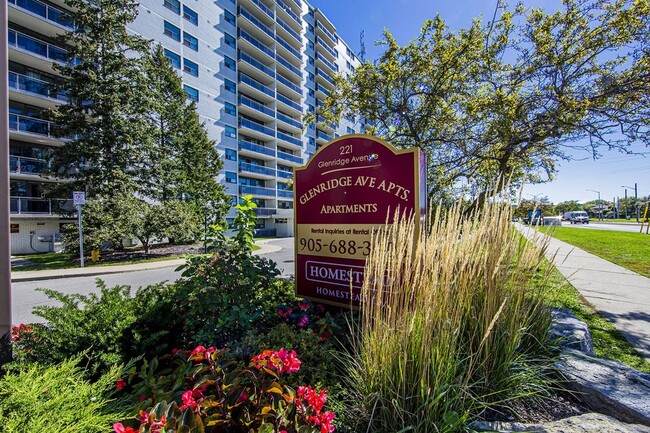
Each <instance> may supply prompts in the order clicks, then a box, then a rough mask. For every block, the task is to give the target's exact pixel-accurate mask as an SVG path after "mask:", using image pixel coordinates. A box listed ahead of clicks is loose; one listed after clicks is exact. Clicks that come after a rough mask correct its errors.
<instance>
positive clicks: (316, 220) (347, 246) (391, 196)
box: [294, 135, 426, 307]
mask: <svg viewBox="0 0 650 433" xmlns="http://www.w3.org/2000/svg"><path fill="white" fill-rule="evenodd" d="M424 162H425V161H424V154H423V153H422V152H421V151H420V150H419V149H408V150H402V151H398V150H395V149H394V148H393V147H392V146H391V145H390V144H388V143H386V142H385V141H383V140H380V139H378V138H374V137H370V136H367V135H347V136H344V137H341V138H338V139H336V140H333V141H331V142H329V143H328V144H326V145H325V146H323V147H322V148H321V149H319V150H318V152H316V154H314V156H313V157H312V158H311V159H310V160H309V162H308V163H307V165H306V166H304V167H302V168H299V169H296V170H295V174H294V200H295V204H294V207H295V219H294V220H295V239H296V245H295V251H296V285H297V293H298V295H299V296H302V297H305V298H310V299H314V300H318V301H319V302H324V303H329V304H335V305H341V306H350V305H353V306H357V307H358V306H359V305H360V303H361V301H362V299H361V287H362V285H363V270H364V266H365V261H366V256H367V255H368V254H369V253H370V247H371V243H370V242H371V235H372V232H373V230H374V229H376V228H379V227H381V226H383V225H385V224H386V218H387V216H389V214H390V216H391V217H392V214H393V213H394V212H395V210H397V209H399V210H400V212H402V211H406V212H407V213H410V212H413V213H416V214H420V215H421V216H423V215H424V212H425V210H424V207H425V203H426V191H425V185H426V164H425V163H424Z"/></svg>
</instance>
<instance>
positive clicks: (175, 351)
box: [172, 347, 181, 356]
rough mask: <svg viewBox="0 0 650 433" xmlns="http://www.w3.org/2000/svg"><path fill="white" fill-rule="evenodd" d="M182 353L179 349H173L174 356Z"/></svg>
mask: <svg viewBox="0 0 650 433" xmlns="http://www.w3.org/2000/svg"><path fill="white" fill-rule="evenodd" d="M180 351H181V350H180V349H177V348H175V347H174V348H173V349H172V355H174V356H176V355H177V354H178V352H180Z"/></svg>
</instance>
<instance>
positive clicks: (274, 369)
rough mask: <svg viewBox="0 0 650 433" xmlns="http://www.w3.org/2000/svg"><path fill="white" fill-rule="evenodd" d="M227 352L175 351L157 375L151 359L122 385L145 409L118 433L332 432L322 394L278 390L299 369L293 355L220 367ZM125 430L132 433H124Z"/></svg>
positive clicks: (262, 355)
mask: <svg viewBox="0 0 650 433" xmlns="http://www.w3.org/2000/svg"><path fill="white" fill-rule="evenodd" d="M224 352H225V351H223V350H217V349H216V348H215V347H208V348H206V347H204V346H197V347H196V348H194V350H192V351H191V352H177V353H176V354H175V355H174V357H173V359H172V361H173V363H174V366H173V367H163V368H162V369H160V370H159V369H158V367H159V363H158V360H157V359H154V360H153V361H152V362H151V363H150V364H147V363H145V365H144V366H143V367H142V369H141V370H140V371H139V372H138V373H136V372H133V373H132V374H131V375H130V376H129V378H128V381H125V382H124V385H125V386H127V387H132V389H131V388H128V389H129V390H132V391H133V392H134V393H135V394H136V395H140V396H141V400H142V403H141V404H140V406H138V408H137V409H136V410H138V415H137V416H136V417H135V419H131V420H129V421H125V423H127V424H128V425H127V426H125V425H124V424H123V423H116V424H115V425H114V430H115V431H116V432H118V433H121V432H129V431H135V430H133V429H134V428H137V429H139V431H144V432H154V431H155V432H160V431H162V430H161V429H163V428H164V431H165V432H169V433H171V432H189V431H190V430H191V429H196V430H195V431H204V432H208V433H220V432H232V433H238V432H241V433H250V432H259V433H262V432H280V431H285V432H298V431H300V432H305V433H308V432H316V431H320V432H332V431H334V426H333V425H332V420H333V419H334V414H333V413H332V412H328V411H324V410H323V409H324V405H325V403H326V401H327V395H326V393H325V390H321V391H319V390H316V389H313V388H312V387H310V386H307V387H304V386H302V387H298V388H297V390H295V391H294V390H293V389H292V388H290V387H288V386H286V385H284V384H283V381H284V377H285V375H286V374H290V373H295V372H296V371H298V370H299V369H300V366H301V361H300V360H299V359H298V358H297V356H296V352H295V351H288V350H285V349H280V350H278V351H271V350H265V351H263V352H262V353H260V354H259V355H256V356H254V357H253V358H252V360H251V361H250V363H249V364H248V368H244V369H237V368H236V367H235V363H233V362H222V359H221V358H222V355H223V354H224ZM127 382H128V383H127ZM129 429H130V430H129Z"/></svg>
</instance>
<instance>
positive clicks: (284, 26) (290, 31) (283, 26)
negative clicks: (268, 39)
mask: <svg viewBox="0 0 650 433" xmlns="http://www.w3.org/2000/svg"><path fill="white" fill-rule="evenodd" d="M275 22H276V23H278V25H279V26H280V27H279V28H281V29H282V30H284V31H285V32H287V34H288V35H289V36H291V37H292V38H294V39H295V40H296V41H297V42H299V43H300V44H302V39H300V35H299V34H298V32H296V31H295V30H294V29H292V28H291V27H290V26H289V25H288V24H287V23H285V22H284V21H282V19H280V17H276V18H275Z"/></svg>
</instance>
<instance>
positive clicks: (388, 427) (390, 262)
mask: <svg viewBox="0 0 650 433" xmlns="http://www.w3.org/2000/svg"><path fill="white" fill-rule="evenodd" d="M510 217H511V210H510V208H509V206H506V205H500V204H486V205H485V207H484V208H483V209H482V210H481V212H480V214H479V213H476V214H474V215H472V216H469V217H464V216H462V215H461V214H460V210H459V207H455V208H454V209H452V210H450V211H449V212H448V213H445V214H443V213H442V211H438V213H437V214H436V215H435V216H434V217H433V218H432V219H431V221H430V227H431V228H430V229H429V231H428V232H425V231H424V230H422V231H421V232H420V233H416V231H415V224H414V221H413V219H411V220H410V221H408V222H400V223H396V224H394V225H392V226H387V228H386V229H385V230H384V231H383V232H382V233H380V234H379V235H377V236H376V237H375V239H374V241H373V246H374V248H373V250H372V251H371V254H370V256H369V257H368V261H367V264H366V271H365V281H364V287H363V290H362V296H363V299H364V300H365V301H366V302H364V305H363V308H362V310H361V324H360V325H359V328H358V329H355V332H357V334H356V341H355V347H354V352H353V354H352V356H351V358H350V359H349V362H348V369H349V373H350V377H351V387H352V391H353V392H354V394H355V395H356V397H357V400H358V401H359V402H361V404H360V405H359V406H358V407H357V408H356V409H359V408H360V409H361V410H362V411H363V413H365V416H366V420H371V421H367V422H371V424H372V427H374V428H375V429H376V430H375V431H400V430H402V429H410V431H413V432H427V431H432V428H433V426H434V425H435V426H436V428H437V431H447V432H452V431H459V430H461V429H462V428H463V424H464V422H465V421H466V420H467V419H468V417H469V416H470V415H471V414H472V413H476V412H478V411H480V410H481V409H482V408H484V407H486V406H489V405H491V404H507V402H508V401H510V400H511V399H516V398H518V397H521V396H527V395H531V394H532V395H534V394H536V393H539V392H542V391H543V390H544V385H545V384H544V373H545V369H546V368H550V362H549V361H546V362H538V360H539V359H544V358H545V356H543V354H544V351H545V349H544V347H545V346H546V343H547V342H546V338H547V331H548V328H549V326H550V313H549V311H548V310H547V308H546V307H545V306H544V304H543V299H542V296H541V295H542V293H541V291H540V290H537V289H536V288H535V285H534V284H532V281H533V278H535V276H536V275H537V273H538V270H539V266H540V264H541V263H542V262H543V257H544V255H543V251H540V250H538V249H537V248H536V247H535V246H534V245H532V244H529V243H527V242H526V241H525V239H523V238H522V237H521V236H520V235H519V233H518V232H516V230H515V229H514V228H513V227H512V225H511V224H510V219H511V218H510ZM396 219H397V216H396ZM538 284H539V283H538ZM539 286H541V287H544V286H545V284H543V283H542V284H539ZM546 359H548V358H546Z"/></svg>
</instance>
